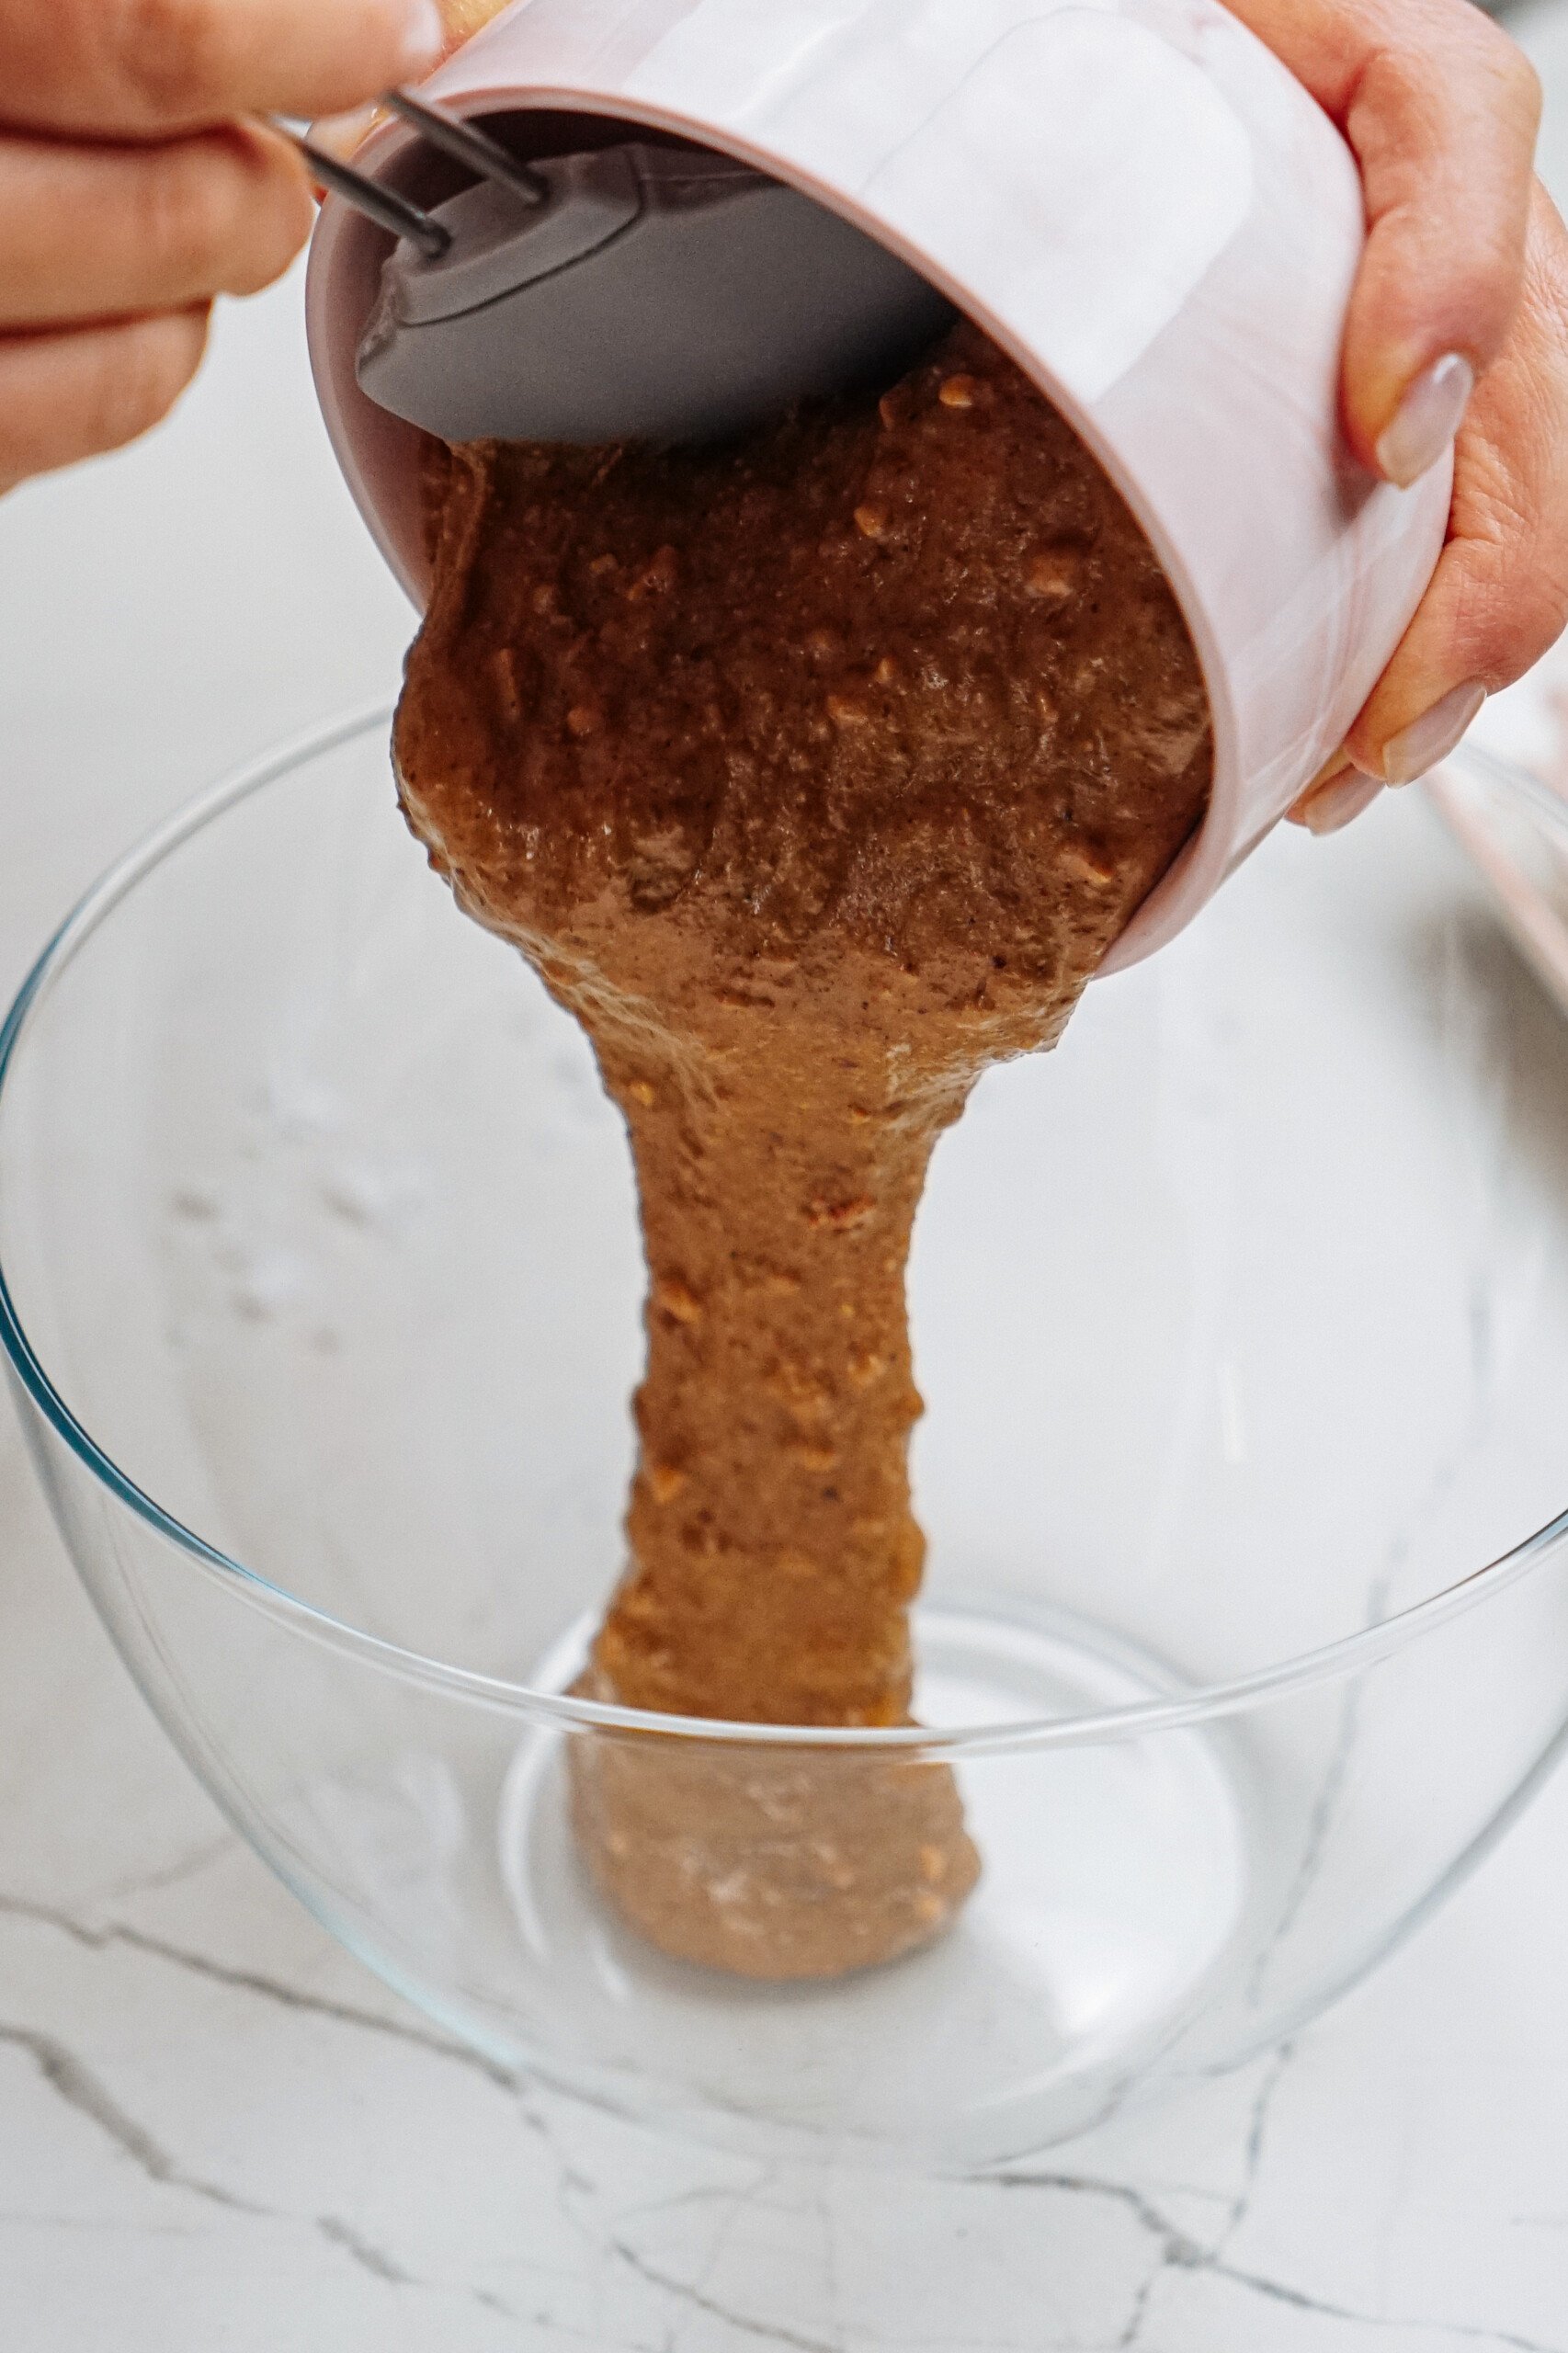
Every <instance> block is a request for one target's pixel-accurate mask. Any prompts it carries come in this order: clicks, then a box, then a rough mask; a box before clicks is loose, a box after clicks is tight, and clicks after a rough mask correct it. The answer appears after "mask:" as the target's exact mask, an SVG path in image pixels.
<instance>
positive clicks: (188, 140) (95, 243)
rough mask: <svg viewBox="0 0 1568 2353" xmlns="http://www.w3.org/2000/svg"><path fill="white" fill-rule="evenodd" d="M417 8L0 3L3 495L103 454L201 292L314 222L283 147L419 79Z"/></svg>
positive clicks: (185, 336) (337, 3)
mask: <svg viewBox="0 0 1568 2353" xmlns="http://www.w3.org/2000/svg"><path fill="white" fill-rule="evenodd" d="M441 46H442V28H441V23H440V18H439V16H438V14H437V11H436V9H435V8H434V7H433V6H431V5H430V0H0V222H4V224H5V225H4V233H3V234H0V491H3V490H8V489H10V488H11V487H12V486H13V485H14V484H15V483H18V482H20V481H22V480H23V479H24V478H25V477H26V476H28V474H36V473H42V472H47V471H48V470H49V469H50V468H51V467H54V466H63V465H69V464H70V463H71V462H72V460H74V459H77V458H85V457H88V456H90V455H92V454H93V453H94V452H95V451H97V450H102V449H115V448H117V447H118V446H119V444H120V443H121V442H124V441H128V440H130V439H131V438H133V436H135V435H136V434H138V433H141V432H142V431H144V430H145V428H146V427H147V426H151V425H153V424H155V423H156V422H157V420H158V419H159V418H160V417H161V416H163V415H165V412H166V411H167V410H168V408H169V407H170V406H171V405H172V404H173V403H174V402H175V400H176V398H177V397H178V395H179V393H180V392H182V391H183V390H184V388H185V386H186V385H187V383H188V381H190V378H191V377H192V375H193V374H194V373H195V371H196V368H197V365H198V363H199V359H200V357H201V351H202V346H203V343H204V341H205V338H206V332H207V317H208V312H209V310H210V305H211V301H212V298H213V297H214V295H217V294H248V293H253V292H255V291H256V290H257V289H259V288H260V287H263V286H266V285H267V284H268V283H269V282H270V281H271V280H272V279H273V278H276V277H277V276H278V274H279V272H280V271H282V270H283V269H285V268H286V267H288V264H289V263H290V260H291V259H292V258H293V256H294V255H295V253H296V252H297V251H298V250H299V248H300V246H301V244H303V242H304V240H305V238H306V237H307V236H308V235H309V233H310V228H311V222H312V219H313V218H314V212H313V207H312V200H311V189H310V182H309V180H308V178H307V176H306V173H305V170H304V167H303V165H301V163H300V161H299V159H298V157H297V156H296V154H295V153H294V151H293V150H292V148H290V145H289V143H288V142H287V141H285V140H283V139H280V138H279V137H278V135H277V133H276V132H274V131H268V130H267V129H265V128H264V127H263V126H262V125H260V124H259V123H257V122H256V121H255V120H253V119H250V118H253V117H254V116H256V115H259V114H263V113H269V112H277V113H279V114H290V115H306V116H309V115H313V114H318V113H331V112H336V111H338V110H341V109H343V108H348V107H350V106H353V105H355V104H357V103H358V102H359V101H360V100H362V99H364V98H367V97H371V96H373V95H374V94H375V93H377V92H378V91H381V90H383V89H386V88H388V87H389V86H390V85H392V84H393V83H395V82H398V81H401V80H403V79H405V78H412V77H415V76H418V75H420V74H424V73H426V71H427V70H428V69H429V67H430V66H431V64H432V63H434V62H435V60H436V58H437V56H438V55H439V53H440V50H441Z"/></svg>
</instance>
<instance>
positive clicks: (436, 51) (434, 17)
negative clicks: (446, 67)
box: [399, 0, 447, 80]
mask: <svg viewBox="0 0 1568 2353" xmlns="http://www.w3.org/2000/svg"><path fill="white" fill-rule="evenodd" d="M446 48H447V28H446V24H445V21H444V20H443V18H442V16H441V11H440V10H439V8H438V7H437V6H436V0H411V5H410V6H409V8H408V12H407V14H406V16H405V17H404V19H403V56H402V63H401V66H400V69H399V74H400V79H403V80H407V79H409V78H411V77H412V76H413V75H415V74H427V73H428V72H429V71H430V68H431V67H432V66H433V65H437V64H439V63H440V61H441V59H442V57H443V56H444V55H445V54H446Z"/></svg>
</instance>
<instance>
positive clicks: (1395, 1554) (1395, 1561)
mask: <svg viewBox="0 0 1568 2353" xmlns="http://www.w3.org/2000/svg"><path fill="white" fill-rule="evenodd" d="M1409 1550H1410V1544H1409V1539H1408V1537H1407V1536H1406V1535H1405V1534H1404V1533H1403V1532H1402V1533H1401V1534H1400V1535H1398V1536H1396V1537H1395V1538H1394V1540H1393V1541H1392V1544H1391V1545H1390V1546H1389V1549H1388V1552H1387V1555H1386V1557H1385V1559H1384V1561H1383V1564H1382V1566H1381V1569H1380V1570H1379V1571H1378V1574H1377V1575H1376V1576H1375V1577H1374V1578H1373V1579H1372V1582H1371V1585H1370V1586H1369V1589H1368V1594H1367V1607H1366V1609H1365V1611H1364V1613H1363V1619H1362V1622H1363V1624H1364V1625H1367V1626H1377V1625H1381V1622H1382V1620H1383V1618H1384V1617H1385V1616H1386V1614H1387V1611H1388V1603H1389V1595H1390V1593H1391V1592H1392V1587H1393V1581H1394V1578H1395V1576H1396V1574H1398V1571H1399V1569H1400V1566H1401V1565H1402V1563H1403V1562H1404V1560H1405V1559H1406V1558H1407V1557H1408V1554H1409ZM1364 1689H1365V1679H1364V1677H1361V1676H1353V1677H1351V1679H1350V1681H1349V1682H1348V1683H1347V1684H1346V1687H1345V1696H1344V1699H1342V1700H1341V1702H1340V1712H1339V1731H1338V1733H1337V1734H1336V1735H1335V1743H1334V1746H1333V1748H1332V1749H1331V1750H1330V1752H1329V1757H1328V1762H1327V1764H1326V1765H1325V1766H1324V1773H1323V1779H1322V1780H1321V1781H1320V1783H1319V1784H1318V1792H1317V1795H1316V1797H1315V1798H1314V1799H1313V1801H1312V1813H1310V1814H1309V1816H1308V1817H1307V1830H1306V1836H1305V1838H1304V1839H1303V1841H1302V1845H1301V1860H1300V1861H1299V1862H1298V1863H1297V1865H1296V1875H1295V1877H1294V1879H1293V1880H1292V1881H1291V1882H1290V1887H1289V1889H1288V1890H1287V1892H1286V1896H1285V1901H1284V1903H1283V1904H1281V1905H1280V1907H1279V1917H1278V1921H1277V1922H1276V1923H1275V1926H1274V1930H1273V1933H1272V1935H1271V1936H1270V1937H1269V1938H1268V1941H1267V1944H1266V1945H1265V1946H1264V1948H1263V1949H1262V1951H1261V1952H1260V1953H1259V1954H1258V1956H1257V1960H1256V1962H1255V1963H1254V1966H1253V1972H1252V1981H1251V1984H1249V1986H1248V1988H1247V1999H1248V2000H1249V2002H1251V2003H1252V2005H1253V2006H1254V2008H1256V2007H1257V2006H1258V2005H1259V2004H1260V2003H1261V2001H1262V1999H1263V1991H1264V1987H1265V1985H1266V1984H1267V1978H1268V1972H1269V1970H1270V1968H1271V1967H1272V1965H1273V1962H1274V1958H1275V1955H1276V1954H1277V1952H1278V1949H1279V1947H1280V1946H1281V1945H1282V1944H1283V1943H1284V1941H1285V1939H1286V1938H1287V1937H1288V1936H1289V1935H1290V1931H1291V1929H1292V1928H1293V1927H1295V1925H1296V1923H1297V1921H1298V1920H1299V1919H1300V1918H1301V1914H1302V1912H1303V1911H1304V1910H1305V1909H1306V1905H1307V1901H1308V1898H1309V1897H1310V1896H1311V1894H1312V1889H1313V1888H1314V1887H1315V1886H1316V1884H1317V1880H1318V1874H1319V1872H1320V1871H1321V1870H1322V1869H1323V1864H1324V1856H1325V1854H1326V1853H1327V1851H1328V1841H1329V1834H1330V1832H1331V1831H1332V1830H1333V1828H1334V1824H1335V1818H1336V1816H1337V1814H1338V1813H1339V1802H1340V1799H1341V1798H1342V1797H1343V1796H1344V1794H1345V1784H1346V1779H1348V1777H1349V1772H1350V1764H1351V1759H1352V1758H1353V1756H1355V1753H1356V1739H1357V1734H1358V1733H1359V1731H1360V1729H1361V1699H1362V1693H1363V1691H1364Z"/></svg>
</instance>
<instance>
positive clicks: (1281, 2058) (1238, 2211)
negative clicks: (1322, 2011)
mask: <svg viewBox="0 0 1568 2353" xmlns="http://www.w3.org/2000/svg"><path fill="white" fill-rule="evenodd" d="M1295 2056H1296V2046H1295V2044H1294V2043H1292V2042H1282V2043H1281V2044H1280V2046H1279V2048H1278V2051H1277V2052H1275V2053H1274V2056H1273V2058H1272V2059H1271V2060H1270V2061H1269V2063H1268V2064H1267V2067H1266V2068H1265V2070H1264V2074H1263V2080H1262V2082H1261V2083H1260V2084H1259V2085H1258V2087H1257V2092H1256V2097H1255V2098H1254V2100H1253V2104H1252V2113H1251V2115H1250V2116H1249V2117H1248V2119H1247V2137H1246V2144H1245V2147H1244V2151H1243V2156H1242V2182H1241V2188H1239V2189H1238V2190H1237V2192H1236V2195H1235V2200H1234V2202H1233V2205H1232V2208H1231V2212H1230V2219H1229V2220H1228V2222H1226V2224H1225V2228H1224V2230H1223V2231H1222V2233H1221V2236H1220V2241H1219V2245H1218V2247H1217V2249H1216V2252H1217V2253H1219V2254H1223V2252H1224V2250H1225V2249H1226V2247H1228V2246H1229V2245H1231V2242H1232V2241H1233V2239H1234V2237H1235V2235H1236V2234H1237V2232H1238V2231H1239V2230H1240V2229H1241V2227H1242V2224H1243V2223H1244V2222H1245V2221H1246V2218H1247V2216H1248V2214H1249V2213H1250V2212H1251V2211H1252V2201H1253V2199H1254V2197H1255V2195H1256V2190H1257V2177H1258V2174H1259V2172H1260V2171H1261V2169H1262V2165H1263V2153H1264V2148H1265V2145H1266V2143H1267V2139H1268V2124H1269V2119H1270V2118H1271V2116H1272V2115H1273V2113H1274V2103H1275V2100H1276V2099H1277V2097H1278V2093H1279V2086H1280V2085H1281V2084H1282V2083H1283V2082H1284V2080H1285V2077H1286V2075H1287V2074H1288V2073H1289V2071H1290V2063H1291V2061H1292V2060H1293V2059H1294V2058H1295Z"/></svg>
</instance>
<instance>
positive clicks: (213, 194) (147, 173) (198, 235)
mask: <svg viewBox="0 0 1568 2353" xmlns="http://www.w3.org/2000/svg"><path fill="white" fill-rule="evenodd" d="M137 210H138V218H137V220H136V222H135V223H134V228H133V234H134V236H135V238H136V240H137V242H138V244H139V245H140V248H141V250H142V253H143V254H144V255H145V256H146V257H147V260H148V263H149V266H150V267H151V269H152V271H153V273H154V275H155V276H156V278H157V281H158V283H159V284H161V285H164V286H166V287H168V288H169V289H171V290H185V289H187V288H189V289H191V290H195V288H196V287H197V286H198V285H199V283H200V282H201V280H202V279H203V278H207V277H208V276H210V271H211V267H212V265H213V263H214V261H215V260H216V258H217V256H218V255H219V253H220V252H221V250H222V222H221V219H220V217H219V216H220V213H221V210H222V199H221V196H220V195H219V192H218V190H217V189H216V188H214V186H213V175H212V172H211V169H210V152H209V150H208V148H207V145H206V142H200V143H198V142H187V143H185V144H182V145H180V146H177V147H169V148H165V150H164V151H163V152H162V153H157V154H154V155H152V156H149V157H148V158H147V159H146V162H145V165H144V166H143V168H142V175H141V182H140V188H139V191H138V207H137Z"/></svg>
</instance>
